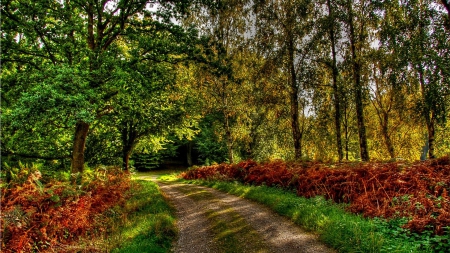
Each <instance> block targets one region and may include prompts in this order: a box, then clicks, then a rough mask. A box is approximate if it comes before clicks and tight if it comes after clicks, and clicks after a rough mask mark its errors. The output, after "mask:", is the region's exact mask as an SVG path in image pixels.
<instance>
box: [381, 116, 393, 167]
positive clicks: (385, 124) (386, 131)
mask: <svg viewBox="0 0 450 253" xmlns="http://www.w3.org/2000/svg"><path fill="white" fill-rule="evenodd" d="M388 124H389V116H388V113H387V112H385V113H384V115H383V121H382V123H381V134H382V135H383V140H384V144H385V145H386V148H387V151H388V153H389V156H390V157H391V159H394V158H395V151H394V145H392V140H391V136H390V135H389V127H388Z"/></svg>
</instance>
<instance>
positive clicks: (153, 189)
mask: <svg viewBox="0 0 450 253" xmlns="http://www.w3.org/2000/svg"><path fill="white" fill-rule="evenodd" d="M135 182H136V184H137V189H135V192H134V193H133V196H132V197H131V198H130V199H129V200H128V201H127V204H126V206H125V208H124V209H125V210H124V211H123V214H124V215H125V216H126V217H122V220H123V221H124V222H123V224H122V225H121V227H120V228H119V229H118V231H117V232H116V233H114V235H112V237H113V239H115V240H116V241H120V242H121V245H120V247H118V248H116V249H114V250H112V252H113V253H126V252H130V253H131V252H154V253H159V252H161V253H162V252H169V250H170V248H171V245H172V242H173V240H174V239H175V238H176V235H177V230H176V226H175V215H174V213H175V212H174V209H173V208H172V207H171V206H169V204H168V203H167V201H166V200H165V199H164V197H163V195H162V194H161V192H160V190H159V187H158V186H157V185H156V184H155V183H154V182H151V181H146V180H135Z"/></svg>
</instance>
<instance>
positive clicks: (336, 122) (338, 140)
mask: <svg viewBox="0 0 450 253" xmlns="http://www.w3.org/2000/svg"><path fill="white" fill-rule="evenodd" d="M327 5H328V15H329V16H330V18H332V20H331V21H332V22H330V23H331V24H329V25H330V30H329V32H330V42H331V53H332V57H333V59H332V66H331V68H332V71H333V93H334V125H335V129H336V144H337V151H338V158H339V162H340V161H342V159H343V153H342V139H341V108H340V94H339V88H338V84H337V77H338V75H339V72H338V69H337V64H336V41H335V34H334V26H333V25H334V14H333V9H332V6H331V1H330V0H327Z"/></svg>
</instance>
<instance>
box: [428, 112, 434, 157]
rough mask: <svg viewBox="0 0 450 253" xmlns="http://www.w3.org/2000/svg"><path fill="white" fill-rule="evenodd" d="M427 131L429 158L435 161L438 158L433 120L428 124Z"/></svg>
mask: <svg viewBox="0 0 450 253" xmlns="http://www.w3.org/2000/svg"><path fill="white" fill-rule="evenodd" d="M427 130H428V158H429V159H434V158H436V156H435V154H434V136H435V128H434V122H433V120H430V122H429V123H427Z"/></svg>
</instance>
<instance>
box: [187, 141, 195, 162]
mask: <svg viewBox="0 0 450 253" xmlns="http://www.w3.org/2000/svg"><path fill="white" fill-rule="evenodd" d="M192 146H193V142H192V141H189V142H188V143H187V152H186V159H187V164H188V166H189V167H191V166H192V165H194V163H193V162H192Z"/></svg>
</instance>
